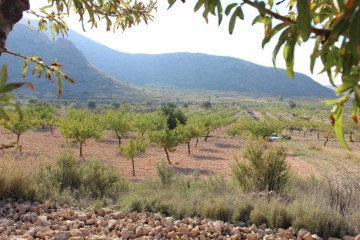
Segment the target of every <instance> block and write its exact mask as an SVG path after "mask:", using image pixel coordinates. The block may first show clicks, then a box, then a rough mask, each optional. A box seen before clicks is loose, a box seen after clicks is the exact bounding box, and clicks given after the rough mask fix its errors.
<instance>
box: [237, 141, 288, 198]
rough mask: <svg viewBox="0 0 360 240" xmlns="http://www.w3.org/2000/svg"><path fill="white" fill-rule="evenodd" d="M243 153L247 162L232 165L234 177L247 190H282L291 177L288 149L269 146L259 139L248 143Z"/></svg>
mask: <svg viewBox="0 0 360 240" xmlns="http://www.w3.org/2000/svg"><path fill="white" fill-rule="evenodd" d="M243 155H244V157H245V158H246V159H247V161H246V162H240V161H239V160H236V162H235V163H234V164H233V166H232V172H233V174H234V178H235V179H236V180H237V181H238V183H239V185H240V186H241V187H242V188H243V189H244V190H245V191H264V190H268V191H282V190H283V189H284V188H285V186H286V184H287V182H288V179H289V166H288V165H287V163H286V161H285V159H286V150H285V149H284V148H283V147H279V146H274V145H272V146H267V145H266V144H265V143H264V142H263V141H261V140H259V139H254V140H250V141H248V142H247V143H246V145H245V147H244V150H243Z"/></svg>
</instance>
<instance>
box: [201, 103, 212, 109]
mask: <svg viewBox="0 0 360 240" xmlns="http://www.w3.org/2000/svg"><path fill="white" fill-rule="evenodd" d="M201 107H203V108H206V109H209V108H211V107H212V104H211V102H210V101H207V102H204V103H202V104H201Z"/></svg>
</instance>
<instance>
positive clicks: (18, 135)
mask: <svg viewBox="0 0 360 240" xmlns="http://www.w3.org/2000/svg"><path fill="white" fill-rule="evenodd" d="M16 135H17V139H16V145H19V141H20V135H21V134H16Z"/></svg>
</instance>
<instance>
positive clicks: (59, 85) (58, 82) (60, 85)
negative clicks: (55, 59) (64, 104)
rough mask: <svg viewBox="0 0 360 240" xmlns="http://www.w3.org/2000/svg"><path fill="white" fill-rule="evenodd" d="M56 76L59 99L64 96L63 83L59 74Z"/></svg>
mask: <svg viewBox="0 0 360 240" xmlns="http://www.w3.org/2000/svg"><path fill="white" fill-rule="evenodd" d="M55 76H56V79H57V87H58V97H60V96H61V94H62V82H61V79H60V76H59V74H55Z"/></svg>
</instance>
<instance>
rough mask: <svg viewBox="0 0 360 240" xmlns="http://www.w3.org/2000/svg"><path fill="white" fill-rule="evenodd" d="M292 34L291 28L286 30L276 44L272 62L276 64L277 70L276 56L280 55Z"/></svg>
mask: <svg viewBox="0 0 360 240" xmlns="http://www.w3.org/2000/svg"><path fill="white" fill-rule="evenodd" d="M289 32H290V27H288V28H286V29H285V30H284V31H283V32H282V33H281V35H280V37H279V41H278V43H277V44H276V46H275V48H274V51H273V56H272V62H273V64H274V67H275V68H276V56H277V54H278V53H279V50H280V48H281V46H282V45H283V44H284V43H285V41H286V39H287V38H288V35H289Z"/></svg>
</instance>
